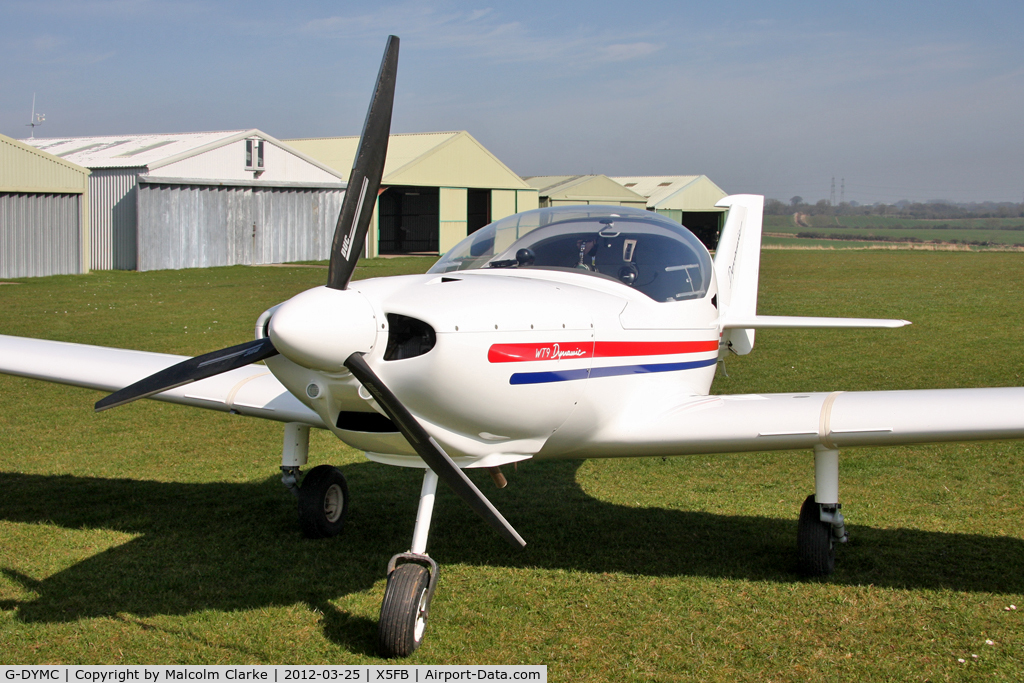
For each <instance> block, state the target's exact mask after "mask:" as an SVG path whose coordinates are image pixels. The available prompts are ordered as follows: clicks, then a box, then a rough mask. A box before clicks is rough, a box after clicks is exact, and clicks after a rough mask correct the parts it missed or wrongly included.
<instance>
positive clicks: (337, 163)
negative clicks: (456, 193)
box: [284, 130, 529, 190]
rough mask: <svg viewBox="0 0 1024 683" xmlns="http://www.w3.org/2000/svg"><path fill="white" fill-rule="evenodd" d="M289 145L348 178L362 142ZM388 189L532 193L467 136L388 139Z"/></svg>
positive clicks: (454, 133) (308, 141)
mask: <svg viewBox="0 0 1024 683" xmlns="http://www.w3.org/2000/svg"><path fill="white" fill-rule="evenodd" d="M284 142H285V144H287V145H290V146H291V147H292V148H294V149H297V150H299V151H300V152H303V153H305V154H307V155H309V156H310V157H312V158H314V159H316V160H318V161H320V162H321V163H323V164H326V165H327V166H329V167H331V168H332V169H334V170H335V171H336V172H338V173H340V174H341V175H342V176H343V177H345V178H348V174H349V173H350V172H351V171H352V161H353V160H354V159H355V156H356V147H357V146H358V145H359V137H358V136H351V137H336V138H298V139H290V140H285V141H284ZM381 182H382V184H384V185H419V186H426V187H479V188H490V189H517V190H525V189H529V186H528V185H527V184H526V183H524V182H523V181H522V179H520V177H519V176H517V175H516V174H515V173H513V172H512V171H511V170H510V169H509V168H508V166H506V165H505V164H503V163H502V162H501V161H500V160H499V159H498V158H497V157H496V156H494V155H493V154H491V152H490V151H488V150H487V148H485V147H484V146H483V145H481V144H480V143H479V142H478V141H477V140H476V139H475V138H474V137H473V136H472V135H470V134H469V133H467V132H466V131H464V130H461V131H448V132H443V133H404V134H395V135H392V136H391V137H390V138H389V139H388V155H387V159H386V160H385V162H384V178H383V180H382V181H381Z"/></svg>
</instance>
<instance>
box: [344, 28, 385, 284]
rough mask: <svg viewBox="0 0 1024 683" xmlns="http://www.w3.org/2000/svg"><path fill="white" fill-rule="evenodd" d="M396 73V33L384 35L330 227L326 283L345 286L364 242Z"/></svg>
mask: <svg viewBox="0 0 1024 683" xmlns="http://www.w3.org/2000/svg"><path fill="white" fill-rule="evenodd" d="M397 74H398V36H388V44H387V46H386V47H385V48H384V58H383V59H382V60H381V63H380V72H378V74H377V87H376V89H375V90H374V92H373V99H372V100H370V108H369V109H368V110H367V111H366V121H365V122H364V123H363V134H362V136H361V137H360V139H359V149H358V150H357V151H356V158H355V159H354V160H353V162H352V172H351V173H349V175H348V189H347V190H345V200H344V201H343V202H342V204H341V214H340V215H339V216H338V227H336V228H335V229H334V243H333V245H332V246H331V265H330V268H329V269H328V271H327V286H328V287H330V288H331V289H346V288H348V283H349V281H350V280H351V279H352V272H353V271H354V270H355V269H356V262H357V261H358V260H359V256H360V255H361V252H362V250H363V244H364V243H365V242H366V231H367V229H368V228H369V226H370V219H371V218H372V217H373V208H374V206H375V205H376V203H377V192H378V191H379V190H380V180H381V178H382V177H384V161H385V159H386V157H387V154H388V138H389V136H390V135H391V109H392V106H393V105H394V102H395V77H396V76H397Z"/></svg>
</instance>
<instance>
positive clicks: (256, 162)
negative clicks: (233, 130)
mask: <svg viewBox="0 0 1024 683" xmlns="http://www.w3.org/2000/svg"><path fill="white" fill-rule="evenodd" d="M245 170H246V171H262V170H263V140H260V139H259V138H252V139H249V140H246V141H245Z"/></svg>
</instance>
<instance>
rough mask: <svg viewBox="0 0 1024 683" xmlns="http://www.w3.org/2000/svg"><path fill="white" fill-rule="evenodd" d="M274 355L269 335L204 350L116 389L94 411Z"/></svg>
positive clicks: (97, 404)
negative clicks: (208, 351)
mask: <svg viewBox="0 0 1024 683" xmlns="http://www.w3.org/2000/svg"><path fill="white" fill-rule="evenodd" d="M274 355H277V349H275V348H274V344H273V343H272V342H271V341H270V338H269V337H264V338H263V339H257V340H255V341H251V342H246V343H244V344H239V345H237V346H229V347H228V348H226V349H221V350H220V351H213V352H211V353H205V354H203V355H202V356H196V357H195V358H189V359H188V360H185V361H182V362H180V363H178V364H176V365H172V366H171V367H169V368H164V369H163V370H161V371H160V372H157V373H155V374H152V375H150V376H149V377H146V378H144V379H140V380H139V381H138V382H136V383H135V384H131V385H129V386H127V387H125V388H124V389H119V390H117V391H115V392H114V393H112V394H110V395H109V396H107V397H106V398H103V399H101V400H99V401H97V402H96V406H95V407H96V412H97V413H98V412H100V411H101V410H107V409H108V408H116V407H117V406H123V405H124V404H125V403H131V402H132V401H135V400H137V399H140V398H146V397H147V396H152V395H153V394H159V393H160V392H161V391H167V390H168V389H174V388H175V387H180V386H181V385H183V384H188V383H189V382H197V381H199V380H201V379H206V378H207V377H213V376H214V375H219V374H221V373H222V372H227V371H229V370H234V369H235V368H241V367H244V366H246V365H249V364H250V363H255V362H256V361H260V360H263V359H264V358H270V357H271V356H274Z"/></svg>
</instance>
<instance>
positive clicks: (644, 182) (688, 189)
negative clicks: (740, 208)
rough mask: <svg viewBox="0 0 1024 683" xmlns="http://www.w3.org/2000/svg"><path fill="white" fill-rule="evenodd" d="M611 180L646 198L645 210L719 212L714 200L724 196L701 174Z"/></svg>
mask: <svg viewBox="0 0 1024 683" xmlns="http://www.w3.org/2000/svg"><path fill="white" fill-rule="evenodd" d="M612 180H614V181H615V182H617V183H619V184H620V185H622V186H623V187H627V188H629V189H630V190H633V191H634V192H636V193H637V194H640V195H643V196H644V197H646V198H647V208H648V209H683V210H684V211H720V210H721V209H717V208H715V203H716V202H717V201H718V200H719V199H722V198H723V197H725V196H726V193H725V191H724V190H722V188H720V187H718V186H717V185H715V184H714V183H713V182H711V180H710V179H709V178H708V177H707V176H705V175H653V176H616V177H614V178H612Z"/></svg>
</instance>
